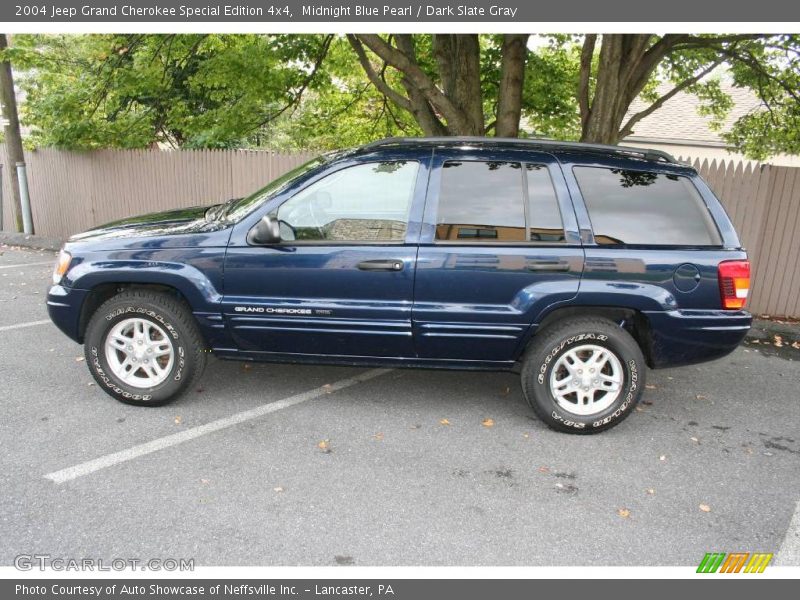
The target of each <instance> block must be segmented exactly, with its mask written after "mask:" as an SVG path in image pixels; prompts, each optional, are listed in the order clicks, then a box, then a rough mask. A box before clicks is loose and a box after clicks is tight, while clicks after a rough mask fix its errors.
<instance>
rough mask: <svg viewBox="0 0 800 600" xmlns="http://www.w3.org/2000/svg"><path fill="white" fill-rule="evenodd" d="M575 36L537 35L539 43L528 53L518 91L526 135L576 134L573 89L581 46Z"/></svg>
mask: <svg viewBox="0 0 800 600" xmlns="http://www.w3.org/2000/svg"><path fill="white" fill-rule="evenodd" d="M576 37H577V36H566V35H561V36H539V38H543V39H540V40H537V42H538V43H539V44H540V45H538V46H537V47H534V49H533V50H532V51H531V52H530V53H529V54H528V61H527V63H526V67H525V86H524V88H523V92H522V121H523V122H522V130H523V131H524V132H525V133H526V134H527V135H530V136H536V137H547V138H555V139H561V140H577V139H578V138H580V135H581V122H580V113H579V110H578V100H577V97H576V90H577V89H578V79H579V77H580V54H581V49H580V45H579V44H578V42H577V39H576ZM542 42H543V43H542ZM535 43H536V42H535Z"/></svg>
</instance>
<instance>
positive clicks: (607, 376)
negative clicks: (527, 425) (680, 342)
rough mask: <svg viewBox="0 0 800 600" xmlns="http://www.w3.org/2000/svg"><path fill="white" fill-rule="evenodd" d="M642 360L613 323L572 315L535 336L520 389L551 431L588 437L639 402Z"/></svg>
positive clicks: (611, 424)
mask: <svg viewBox="0 0 800 600" xmlns="http://www.w3.org/2000/svg"><path fill="white" fill-rule="evenodd" d="M645 369H646V366H645V362H644V357H643V356H642V351H641V349H640V348H639V346H638V344H637V343H636V340H634V339H633V337H632V336H631V335H630V334H629V333H628V332H627V331H625V330H624V329H623V328H621V327H620V326H618V325H617V324H616V323H614V322H613V321H610V320H608V319H605V318H602V317H575V318H567V319H565V320H563V321H559V322H557V323H555V324H554V325H551V326H549V327H547V328H546V329H545V330H544V331H542V332H541V333H539V334H537V336H536V337H535V338H534V340H533V341H532V343H531V346H530V347H529V349H528V351H527V352H526V354H525V357H524V359H523V364H522V373H521V378H522V391H523V393H524V395H525V399H526V400H527V402H528V404H529V405H530V406H531V408H532V409H533V410H534V412H535V413H536V415H537V416H538V417H539V418H540V419H541V420H542V421H544V422H545V423H546V424H547V425H548V426H549V427H551V428H552V429H555V430H558V431H563V432H567V433H577V434H592V433H599V432H601V431H605V430H606V429H610V428H611V427H614V426H615V425H618V424H619V423H620V422H622V420H623V419H625V417H627V416H628V415H629V414H630V413H631V412H632V411H633V409H634V407H635V406H636V404H637V403H638V402H639V398H640V397H641V394H642V390H643V389H644V381H645Z"/></svg>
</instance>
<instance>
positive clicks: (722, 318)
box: [644, 310, 753, 368]
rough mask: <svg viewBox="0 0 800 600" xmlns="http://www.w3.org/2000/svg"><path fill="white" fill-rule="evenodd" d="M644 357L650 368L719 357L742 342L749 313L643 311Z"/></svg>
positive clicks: (688, 363)
mask: <svg viewBox="0 0 800 600" xmlns="http://www.w3.org/2000/svg"><path fill="white" fill-rule="evenodd" d="M644 315H645V316H646V317H647V320H648V325H649V327H648V336H647V337H648V339H647V340H646V346H647V348H646V349H647V354H648V356H647V359H648V364H650V366H651V367H653V368H659V367H675V366H680V365H690V364H695V363H701V362H706V361H709V360H714V359H717V358H721V357H723V356H726V355H727V354H730V353H731V352H733V351H734V350H735V349H736V347H737V346H738V345H739V344H740V343H741V342H742V340H743V339H744V337H745V336H746V335H747V332H748V331H749V330H750V325H751V324H752V322H753V317H752V315H751V314H750V313H749V312H747V311H744V310H741V311H730V310H671V311H658V312H645V313H644Z"/></svg>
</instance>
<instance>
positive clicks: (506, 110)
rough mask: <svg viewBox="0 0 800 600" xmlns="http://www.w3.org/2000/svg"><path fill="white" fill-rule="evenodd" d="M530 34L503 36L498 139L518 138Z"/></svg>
mask: <svg viewBox="0 0 800 600" xmlns="http://www.w3.org/2000/svg"><path fill="white" fill-rule="evenodd" d="M527 44H528V34H522V35H517V34H513V35H512V34H506V35H504V36H503V48H502V65H501V70H500V89H499V91H498V99H497V120H496V121H495V127H494V131H495V135H497V137H517V136H518V135H519V122H520V119H521V118H522V86H523V84H524V83H525V58H526V56H527V54H528V48H527Z"/></svg>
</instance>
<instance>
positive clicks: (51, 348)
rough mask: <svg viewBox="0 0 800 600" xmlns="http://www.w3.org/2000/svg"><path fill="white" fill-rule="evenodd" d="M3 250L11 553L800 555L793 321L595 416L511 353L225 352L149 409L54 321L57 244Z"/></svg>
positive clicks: (397, 560) (210, 561)
mask: <svg viewBox="0 0 800 600" xmlns="http://www.w3.org/2000/svg"><path fill="white" fill-rule="evenodd" d="M0 252H2V255H1V256H0V340H2V342H1V343H0V372H1V373H2V388H1V391H0V397H2V407H3V412H4V414H3V417H2V419H0V442H1V443H2V448H3V452H2V454H0V461H1V462H0V486H2V508H1V509H0V564H2V565H10V564H13V561H14V557H15V556H17V555H20V554H35V553H39V554H42V553H46V554H50V555H52V556H61V557H107V558H109V559H110V558H114V557H140V558H149V557H178V558H194V559H195V561H196V564H197V565H198V566H201V565H203V566H205V565H351V564H353V565H580V564H590V565H696V564H697V563H698V562H699V561H700V559H701V558H702V557H703V555H704V554H705V553H706V552H712V551H716V552H735V551H744V552H753V551H760V552H775V553H778V551H779V550H780V549H781V548H783V552H782V553H781V555H780V556H779V560H781V561H783V562H784V563H786V562H788V564H800V558H798V548H799V547H800V545H799V544H800V542H798V538H797V536H798V527H800V517H798V516H795V518H794V520H793V515H794V514H795V511H796V510H797V506H798V499H800V393H798V382H800V360H799V359H800V350H796V349H793V348H792V347H791V345H790V343H789V342H791V339H790V338H791V335H793V334H792V330H791V329H789V330H788V333H785V334H783V336H782V339H783V340H784V341H785V342H787V343H784V344H783V345H782V346H781V348H779V351H778V352H775V351H773V350H774V345H772V344H769V343H768V344H755V343H750V344H748V345H747V346H746V347H742V348H739V349H738V350H737V351H736V352H735V353H734V354H733V355H732V356H730V357H728V358H726V359H723V360H720V361H717V362H714V363H709V364H706V365H699V366H696V367H694V366H693V367H686V368H682V369H669V370H660V371H650V372H649V373H648V382H647V383H648V387H647V389H646V392H645V395H644V402H643V403H642V404H641V405H640V407H639V408H638V409H637V411H636V412H635V413H634V414H632V415H631V417H630V418H629V419H628V420H626V421H625V422H624V423H622V424H621V425H620V426H618V427H616V428H615V429H612V430H610V431H608V432H606V433H604V434H601V435H597V436H585V437H581V436H571V435H565V434H559V433H555V432H552V431H550V430H548V429H547V428H546V427H545V426H544V425H542V424H541V423H540V422H539V421H537V420H536V419H535V417H533V414H532V412H531V411H530V409H529V408H528V407H527V406H526V404H525V402H524V400H523V398H522V394H521V391H520V386H519V382H518V377H517V376H516V375H514V374H511V373H469V372H445V371H429V370H372V369H356V368H343V367H323V366H293V365H270V364H245V363H235V362H225V361H220V360H216V359H211V361H210V363H209V366H208V368H207V370H206V372H205V375H204V377H203V378H202V380H201V381H200V383H199V386H198V387H196V389H194V390H192V392H191V393H189V394H187V395H185V396H183V397H182V398H181V399H180V400H178V401H177V402H175V403H173V404H171V405H168V406H165V407H160V408H137V407H131V406H126V405H123V404H120V403H118V402H116V401H115V400H113V399H111V398H110V397H109V396H107V395H106V394H104V393H103V392H102V391H101V390H100V389H98V387H97V386H96V385H95V384H94V382H93V379H92V377H91V376H90V374H89V372H88V370H87V368H86V364H85V363H84V362H83V358H82V356H83V352H82V348H81V347H80V346H78V345H77V344H75V343H73V342H72V341H70V340H69V339H67V338H66V337H65V336H64V335H63V334H62V333H61V332H59V331H58V330H57V329H56V328H55V327H54V326H53V325H52V324H50V323H49V321H47V313H46V308H45V304H44V298H45V291H46V286H47V283H48V281H49V279H50V273H51V270H52V262H53V260H54V255H53V253H51V252H45V251H37V250H22V249H16V248H8V247H0ZM794 331H797V329H795V330H794ZM798 338H800V335H798ZM798 338H795V339H798ZM767 341H769V340H767ZM762 345H763V346H764V348H767V347H769V349H770V351H769V352H765V351H764V349H762V348H760V346H762ZM766 354H769V355H766ZM248 411H249V412H248Z"/></svg>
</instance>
